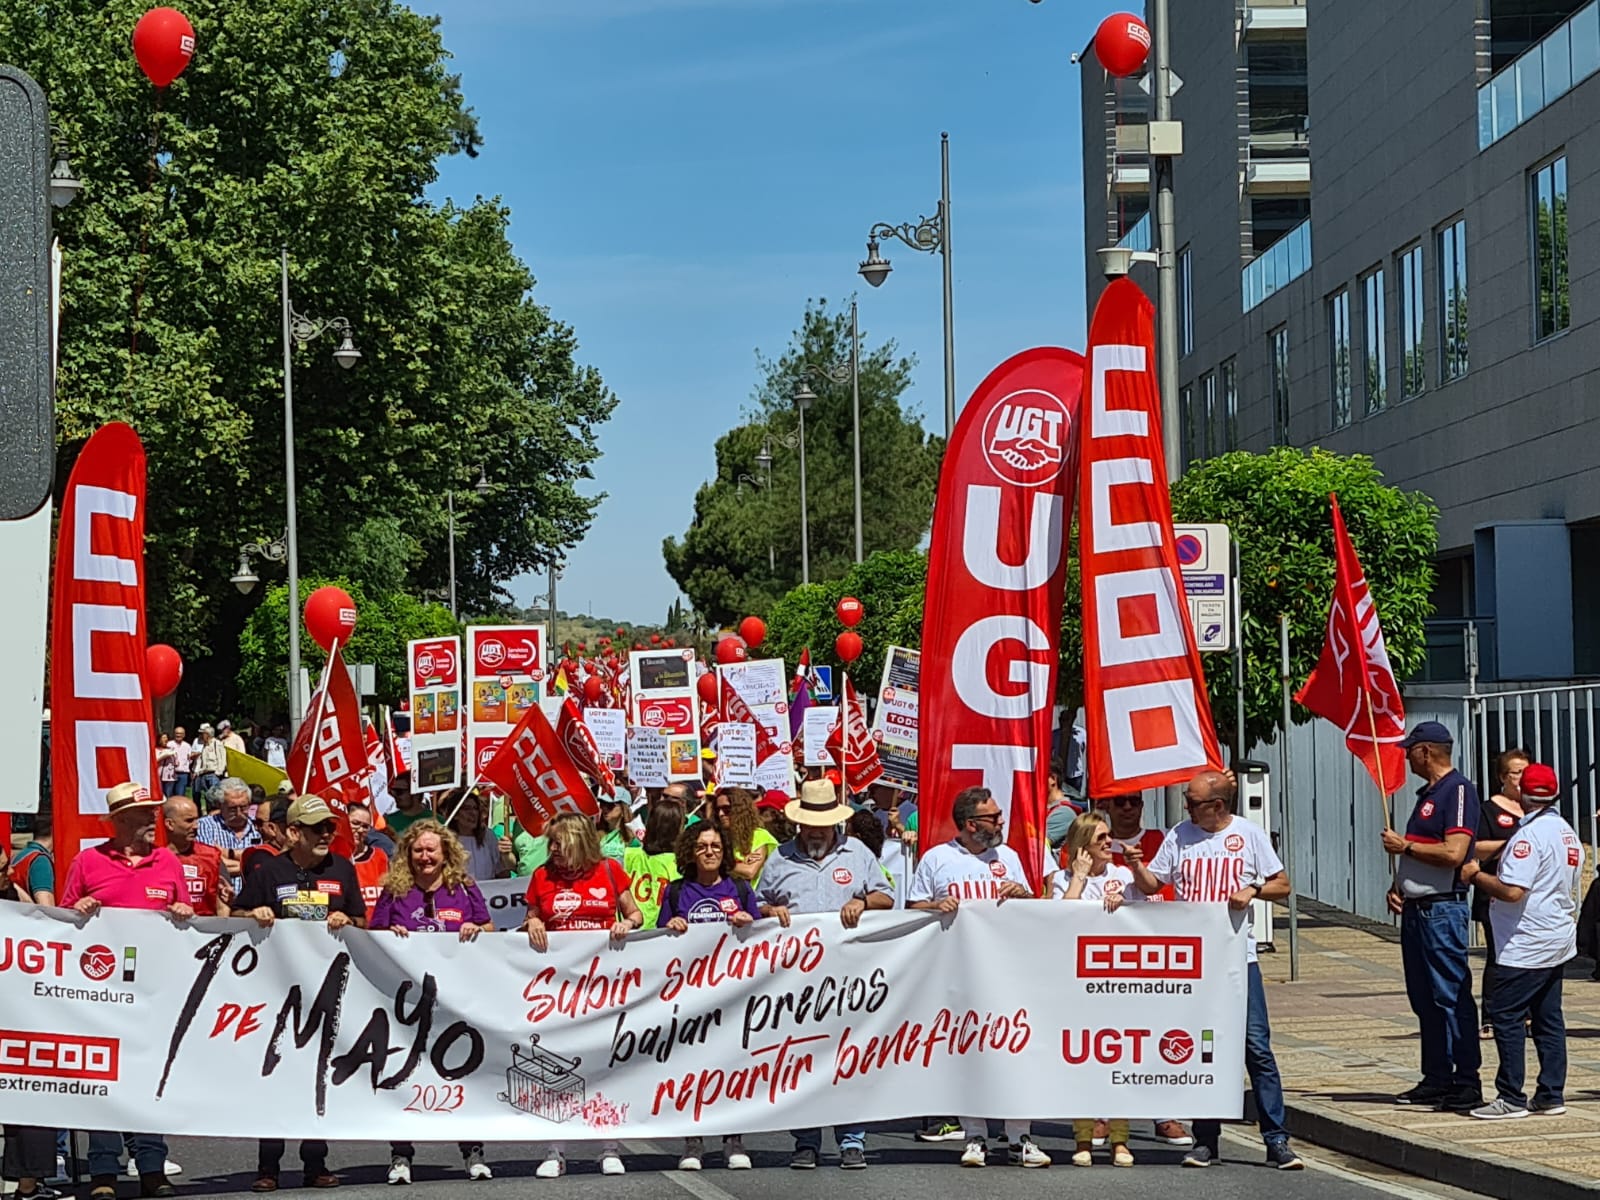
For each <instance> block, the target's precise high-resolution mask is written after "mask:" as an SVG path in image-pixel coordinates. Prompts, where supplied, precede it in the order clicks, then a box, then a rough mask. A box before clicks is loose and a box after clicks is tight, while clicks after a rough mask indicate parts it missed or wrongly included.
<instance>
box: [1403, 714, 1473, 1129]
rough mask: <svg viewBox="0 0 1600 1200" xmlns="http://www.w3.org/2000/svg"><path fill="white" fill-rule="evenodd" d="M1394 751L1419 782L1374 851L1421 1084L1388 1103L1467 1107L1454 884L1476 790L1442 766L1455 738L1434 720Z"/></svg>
mask: <svg viewBox="0 0 1600 1200" xmlns="http://www.w3.org/2000/svg"><path fill="white" fill-rule="evenodd" d="M1400 746H1401V748H1402V749H1403V750H1405V752H1406V761H1407V762H1408V763H1409V764H1410V766H1411V773H1412V774H1413V775H1415V776H1417V778H1419V779H1421V780H1422V784H1423V785H1422V787H1421V788H1419V789H1418V790H1417V803H1416V807H1415V808H1413V809H1412V810H1411V819H1410V820H1408V821H1407V822H1406V831H1405V835H1404V836H1401V835H1400V834H1398V833H1396V832H1395V831H1394V830H1392V829H1385V830H1384V831H1383V848H1384V850H1385V851H1386V852H1387V853H1388V854H1389V855H1391V856H1392V858H1393V860H1394V886H1393V887H1392V888H1391V889H1390V891H1389V909H1390V911H1392V912H1396V913H1399V914H1400V960H1401V963H1402V964H1403V965H1404V967H1405V976H1406V995H1407V997H1408V998H1409V999H1410V1001H1411V1011H1412V1012H1414V1013H1416V1014H1417V1021H1418V1023H1419V1024H1420V1025H1421V1028H1422V1082H1421V1083H1419V1084H1418V1085H1417V1086H1416V1087H1414V1088H1412V1089H1410V1090H1409V1091H1406V1092H1402V1093H1401V1094H1400V1095H1398V1096H1396V1097H1395V1103H1396V1104H1405V1105H1415V1106H1418V1107H1422V1108H1434V1109H1449V1110H1451V1111H1458V1112H1459V1111H1468V1110H1470V1109H1473V1108H1476V1107H1478V1106H1479V1105H1481V1104H1482V1103H1483V1087H1482V1084H1481V1083H1480V1082H1479V1079H1478V1068H1479V1066H1480V1065H1481V1064H1482V1054H1481V1053H1480V1050H1479V1047H1478V1007H1477V1005H1476V1004H1475V1003H1473V999H1472V971H1471V969H1470V968H1469V967H1468V965H1467V926H1468V921H1469V916H1470V913H1469V909H1468V904H1467V888H1466V884H1465V883H1464V882H1463V881H1462V878H1461V867H1462V865H1463V864H1464V863H1465V862H1466V861H1467V859H1468V858H1469V857H1471V855H1472V843H1473V838H1474V837H1475V836H1476V834H1475V832H1474V831H1475V830H1476V829H1477V828H1478V793H1477V790H1476V789H1475V788H1473V786H1472V784H1471V783H1470V782H1469V781H1468V780H1467V778H1466V776H1464V775H1462V774H1461V772H1460V771H1458V770H1456V769H1455V767H1454V766H1453V765H1452V764H1451V762H1450V753H1451V749H1452V747H1453V746H1454V739H1453V738H1452V737H1451V736H1450V731H1449V730H1448V729H1446V728H1445V727H1444V726H1443V725H1441V724H1439V722H1437V721H1423V722H1422V723H1421V724H1420V725H1418V726H1417V727H1416V728H1415V729H1413V730H1412V731H1411V732H1410V733H1408V734H1407V735H1406V736H1405V738H1404V739H1403V740H1402V741H1401V743H1400Z"/></svg>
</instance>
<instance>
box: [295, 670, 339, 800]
mask: <svg viewBox="0 0 1600 1200" xmlns="http://www.w3.org/2000/svg"><path fill="white" fill-rule="evenodd" d="M338 653H339V639H338V638H334V639H333V645H331V646H329V647H328V661H327V662H325V663H323V664H322V679H321V680H320V681H319V682H318V684H317V715H316V718H315V720H314V721H313V723H312V726H311V750H310V752H309V753H308V754H307V755H306V769H305V771H304V772H303V774H302V775H301V778H300V795H302V796H304V795H305V794H306V788H308V787H310V786H311V764H312V762H313V761H314V760H315V758H316V756H317V730H319V729H321V728H322V714H323V713H324V712H326V711H327V709H328V672H329V671H330V670H332V668H333V656H334V655H336V654H338ZM295 682H296V683H297V684H298V682H299V681H298V680H296V681H295ZM296 732H297V733H298V731H296Z"/></svg>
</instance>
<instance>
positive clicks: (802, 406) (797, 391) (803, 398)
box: [794, 375, 817, 583]
mask: <svg viewBox="0 0 1600 1200" xmlns="http://www.w3.org/2000/svg"><path fill="white" fill-rule="evenodd" d="M816 399H817V394H816V393H815V392H813V391H812V390H811V389H810V387H808V386H807V385H806V381H805V377H804V376H803V375H802V376H801V377H800V379H799V380H798V381H797V382H796V383H795V385H794V406H795V408H796V409H798V410H799V412H800V582H801V583H810V582H811V529H810V525H809V519H808V517H807V516H806V409H808V408H810V407H811V406H812V405H813V404H814V403H816Z"/></svg>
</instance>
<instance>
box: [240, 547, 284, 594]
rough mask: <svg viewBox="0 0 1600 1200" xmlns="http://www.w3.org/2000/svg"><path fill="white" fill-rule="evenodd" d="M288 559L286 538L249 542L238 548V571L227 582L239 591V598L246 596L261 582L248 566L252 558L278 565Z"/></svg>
mask: <svg viewBox="0 0 1600 1200" xmlns="http://www.w3.org/2000/svg"><path fill="white" fill-rule="evenodd" d="M288 557H289V546H288V539H287V537H275V538H273V539H272V540H271V541H270V542H249V543H247V544H245V545H243V546H240V547H239V569H238V570H237V571H235V572H234V573H233V578H232V579H230V580H229V581H228V582H229V583H231V584H233V586H234V587H236V588H238V589H239V594H240V595H241V596H248V595H249V594H250V593H251V592H253V591H255V587H256V584H258V583H260V582H261V576H259V575H257V574H256V573H255V571H254V569H252V568H251V566H250V560H251V559H252V558H259V559H260V560H261V561H262V562H275V563H280V562H282V561H283V560H284V559H286V558H288Z"/></svg>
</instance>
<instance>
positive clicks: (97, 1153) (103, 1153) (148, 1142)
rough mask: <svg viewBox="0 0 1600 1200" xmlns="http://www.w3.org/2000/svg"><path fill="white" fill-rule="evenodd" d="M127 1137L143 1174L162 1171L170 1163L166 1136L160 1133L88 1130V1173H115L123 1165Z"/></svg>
mask: <svg viewBox="0 0 1600 1200" xmlns="http://www.w3.org/2000/svg"><path fill="white" fill-rule="evenodd" d="M124 1137H126V1138H127V1141H128V1149H129V1151H130V1153H131V1154H132V1155H133V1165H134V1167H135V1168H137V1169H138V1172H139V1174H141V1175H160V1174H161V1173H162V1172H163V1171H164V1170H166V1166H167V1139H166V1138H164V1137H162V1136H161V1135H160V1134H159V1133H132V1134H121V1133H107V1132H105V1131H104V1130H100V1129H95V1130H91V1131H90V1133H89V1174H90V1175H91V1176H94V1175H113V1176H114V1175H116V1174H117V1170H118V1168H119V1167H120V1166H121V1165H122V1141H123V1138H124Z"/></svg>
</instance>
